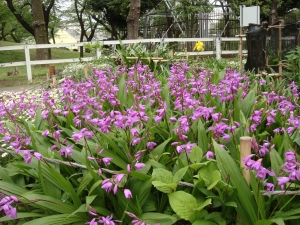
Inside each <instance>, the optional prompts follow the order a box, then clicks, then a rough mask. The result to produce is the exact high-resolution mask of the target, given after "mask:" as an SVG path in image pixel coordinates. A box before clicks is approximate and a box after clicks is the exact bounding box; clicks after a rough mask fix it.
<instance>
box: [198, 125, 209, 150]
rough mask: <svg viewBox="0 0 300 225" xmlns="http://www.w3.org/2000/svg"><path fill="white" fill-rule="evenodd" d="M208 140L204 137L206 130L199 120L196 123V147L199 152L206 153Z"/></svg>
mask: <svg viewBox="0 0 300 225" xmlns="http://www.w3.org/2000/svg"><path fill="white" fill-rule="evenodd" d="M208 143H209V142H208V138H207V135H206V129H205V128H204V125H203V123H202V121H201V119H199V122H198V146H199V147H200V149H201V150H203V151H205V152H206V151H207V148H208Z"/></svg>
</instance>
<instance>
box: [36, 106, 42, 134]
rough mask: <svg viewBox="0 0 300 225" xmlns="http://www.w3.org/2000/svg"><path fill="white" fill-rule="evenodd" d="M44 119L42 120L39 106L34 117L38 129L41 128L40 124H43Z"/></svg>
mask: <svg viewBox="0 0 300 225" xmlns="http://www.w3.org/2000/svg"><path fill="white" fill-rule="evenodd" d="M42 121H43V120H42V112H41V108H40V107H38V108H37V109H36V113H35V117H34V124H35V128H36V129H37V130H39V129H40V125H41V123H42Z"/></svg>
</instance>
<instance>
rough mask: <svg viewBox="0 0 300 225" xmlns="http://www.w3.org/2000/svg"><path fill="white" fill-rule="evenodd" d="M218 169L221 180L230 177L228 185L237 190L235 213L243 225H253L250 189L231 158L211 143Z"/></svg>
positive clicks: (252, 203) (253, 208)
mask: <svg viewBox="0 0 300 225" xmlns="http://www.w3.org/2000/svg"><path fill="white" fill-rule="evenodd" d="M213 145H214V149H215V153H216V158H217V162H218V167H219V169H220V171H221V174H222V178H223V179H224V180H225V179H226V177H227V176H228V175H229V176H230V183H231V185H232V186H233V187H235V188H236V189H237V192H238V193H237V199H236V203H237V208H236V210H237V213H238V215H239V217H240V218H241V220H242V221H243V223H244V224H245V225H253V224H255V222H256V221H257V214H256V212H257V206H256V204H255V200H254V197H253V195H252V193H251V191H250V188H249V186H248V184H247V182H246V181H245V179H244V178H243V176H242V173H241V171H240V169H239V167H238V166H237V164H236V162H235V161H234V160H233V159H232V157H231V156H230V155H229V154H228V152H226V151H225V150H224V149H223V148H221V147H220V146H219V145H218V144H217V143H216V142H215V141H213Z"/></svg>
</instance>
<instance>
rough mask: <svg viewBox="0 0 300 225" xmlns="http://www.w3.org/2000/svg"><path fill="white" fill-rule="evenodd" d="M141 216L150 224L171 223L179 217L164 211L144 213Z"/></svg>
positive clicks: (162, 224) (165, 224)
mask: <svg viewBox="0 0 300 225" xmlns="http://www.w3.org/2000/svg"><path fill="white" fill-rule="evenodd" d="M139 218H140V219H141V220H142V221H144V222H146V223H148V224H160V225H171V224H174V223H175V222H176V221H177V218H176V217H174V216H171V215H167V214H162V213H152V212H151V213H143V214H142V215H141V216H139Z"/></svg>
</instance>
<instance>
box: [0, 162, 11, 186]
mask: <svg viewBox="0 0 300 225" xmlns="http://www.w3.org/2000/svg"><path fill="white" fill-rule="evenodd" d="M0 180H3V181H6V182H9V183H12V182H13V181H12V179H11V178H10V176H9V175H8V171H7V169H6V168H3V167H2V166H1V165H0Z"/></svg>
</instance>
